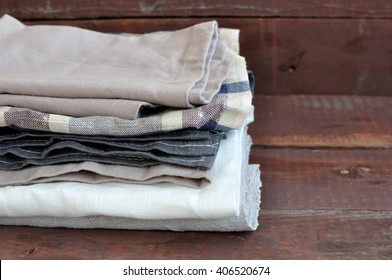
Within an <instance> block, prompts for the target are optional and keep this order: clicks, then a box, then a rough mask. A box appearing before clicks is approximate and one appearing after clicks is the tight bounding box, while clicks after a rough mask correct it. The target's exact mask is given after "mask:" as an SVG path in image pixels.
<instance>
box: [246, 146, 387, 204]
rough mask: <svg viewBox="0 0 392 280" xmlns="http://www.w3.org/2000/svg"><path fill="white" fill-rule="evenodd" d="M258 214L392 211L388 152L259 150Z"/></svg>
mask: <svg viewBox="0 0 392 280" xmlns="http://www.w3.org/2000/svg"><path fill="white" fill-rule="evenodd" d="M251 162H254V163H258V164H260V165H261V177H262V182H263V187H262V204H261V207H262V211H263V210H366V211H383V210H388V211H392V188H391V185H392V153H391V152H390V150H315V149H262V148H259V147H254V148H253V150H252V153H251Z"/></svg>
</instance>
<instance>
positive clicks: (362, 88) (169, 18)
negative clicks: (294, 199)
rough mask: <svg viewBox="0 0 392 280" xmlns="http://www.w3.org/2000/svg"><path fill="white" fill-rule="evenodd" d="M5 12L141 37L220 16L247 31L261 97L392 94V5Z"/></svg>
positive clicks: (148, 5)
mask: <svg viewBox="0 0 392 280" xmlns="http://www.w3.org/2000/svg"><path fill="white" fill-rule="evenodd" d="M3 13H8V14H10V15H12V16H14V17H17V18H18V19H21V20H24V21H26V23H27V24H30V23H31V24H36V23H42V22H41V21H43V20H44V21H45V23H47V24H67V25H77V26H82V27H86V28H90V29H95V30H100V31H105V32H137V33H143V32H149V31H155V30H173V29H178V28H182V27H186V26H189V25H191V24H194V23H197V22H201V21H205V20H208V19H212V18H214V19H216V20H218V22H219V23H220V26H222V27H233V28H240V29H241V53H242V54H243V55H244V56H245V57H246V59H247V62H248V66H249V68H250V69H252V70H253V71H254V72H255V75H256V78H257V84H256V93H257V94H263V95H277V94H279V95H288V94H317V95H336V94H338V95H389V94H391V87H392V36H391V35H390V34H391V31H392V25H391V24H390V20H389V19H391V18H392V2H391V1H388V0H372V1H369V0H347V1H339V0H300V1H292V0H276V1H267V0H261V1H257V0H245V1H239V0H228V1H224V0H219V1H202V0H193V1H185V0H155V1H151V0H138V1H126V0H112V1H107V0H106V1H105V0H81V1H77V0H73V1H62V0H51V1H50V0H49V1H45V0H43V1H42V0H41V1H37V0H34V1H31V0H2V1H0V14H3ZM37 21H38V22H37Z"/></svg>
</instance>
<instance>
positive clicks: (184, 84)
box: [0, 15, 230, 108]
mask: <svg viewBox="0 0 392 280" xmlns="http://www.w3.org/2000/svg"><path fill="white" fill-rule="evenodd" d="M226 50H227V47H226V44H225V42H224V41H223V40H222V39H219V35H218V26H217V23H216V22H215V21H210V22H205V23H200V24H196V25H194V26H191V27H189V28H185V29H182V30H178V31H174V32H157V33H151V34H145V35H141V36H130V37H126V36H122V35H114V34H105V33H100V32H94V31H90V30H85V29H81V28H76V27H70V26H43V25H36V26H25V25H24V24H22V23H21V22H19V21H18V20H16V19H15V18H13V17H10V16H8V15H5V16H3V17H2V18H1V19H0V61H1V63H0V93H8V94H23V95H33V96H47V97H60V98H61V97H62V98H64V97H66V98H100V99H106V98H108V99H114V98H120V99H129V100H138V101H145V102H149V103H153V104H156V105H166V106H170V107H181V108H191V107H193V106H197V105H202V104H207V103H209V102H210V101H211V100H212V98H213V97H214V95H215V94H216V93H217V92H218V91H219V89H220V86H221V84H222V83H223V81H224V80H225V78H226V76H227V73H228V70H229V67H230V60H229V59H228V58H227V56H226V55H225V53H226Z"/></svg>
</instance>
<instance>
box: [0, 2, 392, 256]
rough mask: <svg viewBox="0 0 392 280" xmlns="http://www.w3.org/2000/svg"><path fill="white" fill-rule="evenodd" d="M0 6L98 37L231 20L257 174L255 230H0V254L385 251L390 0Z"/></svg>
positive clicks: (390, 158) (389, 232)
mask: <svg viewBox="0 0 392 280" xmlns="http://www.w3.org/2000/svg"><path fill="white" fill-rule="evenodd" d="M1 13H8V14H10V15H12V16H14V17H16V18H18V19H21V20H23V21H24V22H25V23H26V24H66V25H75V26H81V27H86V28H89V29H94V30H100V31H105V32H135V33H143V32H149V31H156V30H174V29H178V28H182V27H186V26H189V25H191V24H194V23H197V22H202V21H206V20H210V19H216V20H217V21H218V22H219V24H220V26H222V27H233V28H240V29H241V42H240V43H241V54H242V55H244V56H245V57H246V60H247V63H248V67H249V69H251V70H253V71H254V73H255V75H256V97H255V99H254V104H255V106H256V120H255V122H254V123H253V124H252V125H251V127H250V133H251V135H252V137H253V140H254V143H255V146H254V147H253V149H252V154H251V162H253V163H258V164H260V165H261V168H262V180H263V189H262V209H261V211H260V227H259V229H258V230H257V231H256V232H252V233H227V234H222V233H197V232H189V233H172V232H155V231H149V232H139V231H115V230H71V229H45V228H29V227H0V240H1V242H2V244H1V246H0V257H1V258H16V259H47V258H51V259H52V258H59V259H64V258H69V259H78V258H81V259H88V258H92V259H141V258H146V259H164V258H168V259H192V258H194V259H221V258H226V259H392V188H391V184H392V153H391V149H390V147H391V146H392V125H391V123H392V111H391V107H392V99H390V97H389V95H391V94H392V92H391V88H392V36H391V35H392V32H391V31H392V1H388V0H373V1H370V0H346V1H340V0H308V1H305V0H299V1H292V0H275V1H267V0H260V1H256V0H253V1H252V0H245V1H240V0H228V1H223V0H219V1H202V0H193V1H185V0H156V1H148V0H145V1H143V0H137V1H125V0H111V1H108V0H106V1H105V0H82V1H76V0H73V1H61V0H52V1H36V0H34V1H28V0H1V1H0V14H1Z"/></svg>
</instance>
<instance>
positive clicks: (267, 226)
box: [0, 212, 392, 259]
mask: <svg viewBox="0 0 392 280" xmlns="http://www.w3.org/2000/svg"><path fill="white" fill-rule="evenodd" d="M260 221H261V226H260V229H259V230H258V231H256V232H252V233H227V234H221V233H202V232H201V233H200V232H185V233H174V232H154V231H149V232H147V231H120V230H72V229H48V228H30V227H11V226H0V239H1V241H2V246H1V247H0V258H1V259H392V247H391V238H392V213H391V212H388V213H384V214H383V215H378V216H374V217H372V215H370V216H369V217H366V215H364V214H363V213H362V214H360V215H355V214H340V215H339V214H336V213H335V212H330V213H323V214H322V215H313V214H310V215H305V216H304V214H303V213H291V214H290V215H287V214H284V213H283V215H281V214H280V213H278V212H268V213H264V214H263V212H262V213H261V219H260Z"/></svg>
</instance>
